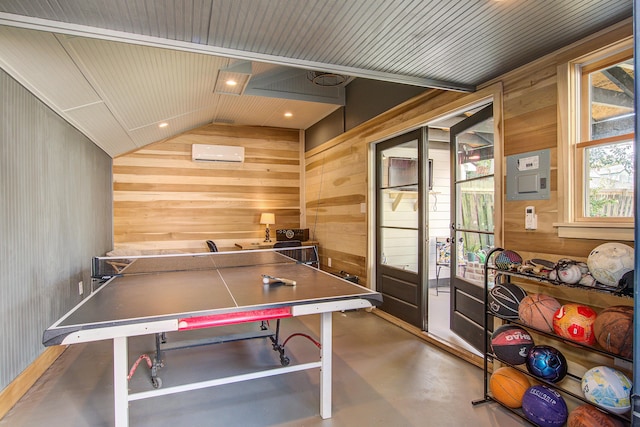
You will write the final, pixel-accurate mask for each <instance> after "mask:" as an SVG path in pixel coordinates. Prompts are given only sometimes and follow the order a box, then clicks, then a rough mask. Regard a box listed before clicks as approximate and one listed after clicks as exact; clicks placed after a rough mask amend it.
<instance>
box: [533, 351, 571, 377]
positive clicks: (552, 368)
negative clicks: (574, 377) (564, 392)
mask: <svg viewBox="0 0 640 427" xmlns="http://www.w3.org/2000/svg"><path fill="white" fill-rule="evenodd" d="M527 371H529V373H531V374H532V375H535V376H536V377H538V378H542V379H544V380H547V381H549V382H552V383H557V382H559V381H561V380H562V379H563V378H564V377H565V376H566V375H567V359H566V358H565V357H564V355H563V354H562V353H561V352H560V351H559V350H558V349H556V348H554V347H551V346H549V345H536V346H534V347H533V348H531V350H530V351H529V354H528V355H527Z"/></svg>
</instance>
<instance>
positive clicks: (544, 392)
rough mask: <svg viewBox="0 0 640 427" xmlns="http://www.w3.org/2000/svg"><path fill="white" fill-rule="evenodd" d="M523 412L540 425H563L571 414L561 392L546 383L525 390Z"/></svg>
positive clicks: (541, 426) (554, 426)
mask: <svg viewBox="0 0 640 427" xmlns="http://www.w3.org/2000/svg"><path fill="white" fill-rule="evenodd" d="M522 412H524V415H525V417H527V419H528V420H529V421H531V422H532V423H534V424H535V425H537V426H540V427H559V426H562V425H563V424H564V423H565V422H566V421H567V418H568V416H569V410H568V409H567V403H566V402H565V401H564V399H563V398H562V396H561V395H560V393H558V392H557V391H555V390H553V389H551V388H549V387H547V386H544V385H534V386H532V387H529V388H528V389H527V391H525V392H524V396H523V397H522Z"/></svg>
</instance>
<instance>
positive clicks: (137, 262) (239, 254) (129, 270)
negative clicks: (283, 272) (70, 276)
mask: <svg viewBox="0 0 640 427" xmlns="http://www.w3.org/2000/svg"><path fill="white" fill-rule="evenodd" d="M287 263H299V264H308V265H311V266H314V267H316V268H318V267H319V260H318V251H317V249H316V247H315V246H302V247H296V248H278V249H268V250H253V251H232V252H206V253H198V254H171V255H135V256H126V255H121V256H104V257H93V259H92V263H91V277H92V278H94V279H98V280H108V279H110V278H112V277H116V276H128V275H139V274H153V273H163V272H172V271H197V270H214V269H219V268H232V267H248V266H254V265H273V264H287Z"/></svg>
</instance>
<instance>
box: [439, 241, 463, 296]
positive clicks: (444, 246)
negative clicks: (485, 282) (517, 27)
mask: <svg viewBox="0 0 640 427" xmlns="http://www.w3.org/2000/svg"><path fill="white" fill-rule="evenodd" d="M456 254H457V259H458V262H457V263H456V264H457V266H458V268H461V269H462V277H464V276H465V275H466V274H467V263H466V261H465V259H464V242H463V240H462V238H460V240H459V241H458V248H457V251H456ZM442 267H446V268H449V269H450V268H451V239H450V238H449V237H436V295H438V292H449V291H448V290H446V291H445V290H443V291H439V290H438V285H439V280H440V269H441V268H442ZM449 280H451V279H449Z"/></svg>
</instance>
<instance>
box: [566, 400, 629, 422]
mask: <svg viewBox="0 0 640 427" xmlns="http://www.w3.org/2000/svg"><path fill="white" fill-rule="evenodd" d="M623 426H624V424H623V423H622V421H621V420H618V419H617V418H613V417H612V416H611V415H609V414H605V413H604V412H602V411H601V410H599V409H598V408H596V407H595V406H591V405H589V404H586V405H581V406H578V407H577V408H575V409H574V410H573V411H571V413H570V414H569V418H568V419H567V427H623Z"/></svg>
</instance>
